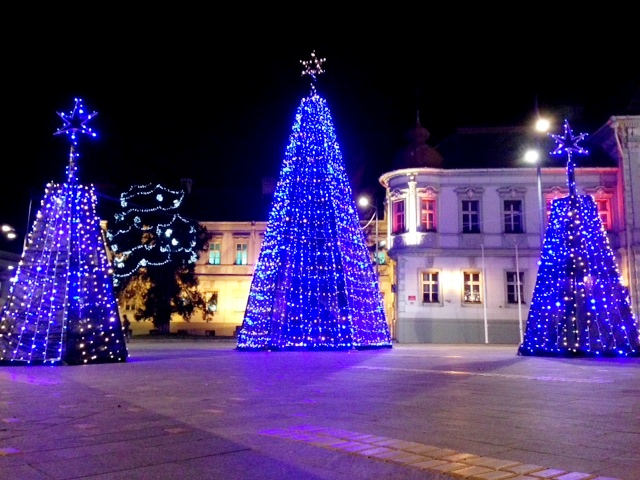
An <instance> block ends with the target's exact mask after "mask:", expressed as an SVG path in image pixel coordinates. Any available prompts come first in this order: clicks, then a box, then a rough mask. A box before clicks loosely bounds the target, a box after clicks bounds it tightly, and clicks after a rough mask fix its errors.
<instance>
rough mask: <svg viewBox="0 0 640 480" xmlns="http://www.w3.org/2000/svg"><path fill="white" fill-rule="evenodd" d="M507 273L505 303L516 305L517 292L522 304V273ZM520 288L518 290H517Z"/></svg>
mask: <svg viewBox="0 0 640 480" xmlns="http://www.w3.org/2000/svg"><path fill="white" fill-rule="evenodd" d="M518 273H519V274H520V275H517V274H516V272H507V303H509V304H512V305H517V304H518V292H519V293H520V303H524V272H518ZM518 287H520V288H518Z"/></svg>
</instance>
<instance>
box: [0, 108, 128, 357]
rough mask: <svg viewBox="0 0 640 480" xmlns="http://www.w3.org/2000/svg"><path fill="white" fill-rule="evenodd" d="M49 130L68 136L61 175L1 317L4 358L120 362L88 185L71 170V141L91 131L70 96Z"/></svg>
mask: <svg viewBox="0 0 640 480" xmlns="http://www.w3.org/2000/svg"><path fill="white" fill-rule="evenodd" d="M58 115H59V116H60V117H61V118H62V120H63V121H64V126H63V127H62V128H60V129H58V130H57V131H56V133H55V135H58V134H65V135H66V136H67V138H68V139H69V140H70V141H71V149H70V154H69V164H68V166H67V168H66V182H65V183H63V184H54V183H49V184H48V185H47V186H46V189H45V192H44V197H43V199H42V203H41V208H40V210H39V211H38V212H37V215H36V218H35V220H34V222H33V226H32V230H31V232H30V233H29V236H28V239H27V242H26V244H25V248H24V251H23V253H22V258H21V260H20V262H19V264H18V268H17V270H16V274H15V276H14V278H13V280H12V282H13V283H12V285H11V290H10V294H9V299H8V300H7V303H6V304H5V307H4V309H3V311H2V317H1V318H0V362H1V363H2V364H16V365H24V364H34V365H36V364H53V365H57V364H66V365H79V364H88V363H105V362H123V361H126V359H127V356H128V352H127V347H126V345H125V339H124V334H123V331H122V326H121V323H120V318H119V315H118V307H117V303H116V298H115V295H114V291H113V283H112V279H111V273H110V272H111V269H110V265H109V261H108V259H107V253H106V247H105V242H104V240H103V236H102V229H101V227H100V219H99V218H98V216H97V214H96V205H97V197H96V193H95V189H94V187H93V186H83V185H80V184H79V183H78V177H77V160H78V152H77V148H76V147H77V145H78V140H79V138H80V137H81V136H84V135H89V136H95V133H94V132H93V131H92V130H91V128H89V126H88V122H89V121H90V120H91V119H92V118H93V117H95V116H96V115H97V113H96V112H94V113H87V112H85V110H84V107H83V105H82V100H80V99H75V107H74V109H73V110H72V112H71V113H70V115H65V114H63V113H58Z"/></svg>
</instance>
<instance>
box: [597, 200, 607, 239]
mask: <svg viewBox="0 0 640 480" xmlns="http://www.w3.org/2000/svg"><path fill="white" fill-rule="evenodd" d="M596 205H597V207H598V215H600V220H602V225H603V226H604V229H605V230H606V231H609V230H611V207H610V205H611V204H610V203H609V199H608V198H605V199H598V200H596Z"/></svg>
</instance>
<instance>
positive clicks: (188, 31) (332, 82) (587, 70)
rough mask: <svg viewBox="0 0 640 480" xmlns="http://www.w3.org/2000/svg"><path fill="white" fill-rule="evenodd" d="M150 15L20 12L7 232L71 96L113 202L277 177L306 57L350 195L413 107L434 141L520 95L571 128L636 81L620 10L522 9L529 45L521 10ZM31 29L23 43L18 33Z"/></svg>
mask: <svg viewBox="0 0 640 480" xmlns="http://www.w3.org/2000/svg"><path fill="white" fill-rule="evenodd" d="M161 13H162V14H163V15H162V17H160V19H158V18H155V17H154V20H153V21H151V19H148V20H147V21H146V22H143V21H142V20H140V19H137V20H135V19H129V20H128V21H127V22H126V23H117V22H110V21H108V20H107V19H103V20H104V21H103V22H100V25H102V26H96V25H95V23H89V24H84V25H83V27H82V28H79V29H78V28H76V27H74V26H73V24H71V25H69V24H68V25H63V26H62V28H56V26H55V25H53V24H46V25H42V24H41V25H35V24H33V23H32V22H26V21H24V22H19V23H24V25H22V27H23V28H21V29H19V31H20V33H19V34H18V35H19V38H17V37H16V38H12V39H11V41H12V42H11V45H12V48H11V49H9V51H8V52H6V55H5V56H4V58H3V71H4V74H3V79H4V80H5V81H4V82H3V83H4V88H3V92H4V98H3V100H4V112H5V127H4V128H3V129H2V130H0V132H1V135H2V144H3V145H4V146H5V147H8V151H5V157H4V160H3V165H4V167H5V168H4V175H3V176H2V179H1V180H0V181H1V182H2V189H0V192H1V193H0V195H1V197H0V200H1V205H2V207H1V208H2V211H1V212H0V214H1V215H0V223H5V222H6V223H11V224H13V225H14V226H15V227H16V229H17V230H18V232H19V233H20V234H21V235H23V234H24V232H25V231H26V229H27V212H28V207H29V199H30V198H32V199H33V200H34V204H33V208H38V206H39V201H40V199H41V198H42V194H43V192H44V186H45V185H46V183H47V182H49V181H52V180H53V181H56V182H60V181H63V180H64V174H65V173H64V172H65V166H66V164H67V162H68V153H69V142H68V140H67V139H66V137H64V136H57V135H56V136H54V135H53V134H54V132H55V131H56V130H57V129H58V128H60V127H61V126H62V121H61V119H60V118H59V117H58V115H57V114H56V112H64V113H69V112H70V111H71V110H72V108H73V105H74V98H75V97H80V98H82V99H83V100H84V104H85V107H86V109H88V110H91V111H97V112H98V116H97V117H96V118H95V119H93V120H92V121H91V124H90V126H91V127H92V128H93V129H94V130H95V131H96V132H97V133H98V137H97V138H95V139H94V138H83V139H81V142H80V145H79V152H80V161H79V177H80V180H81V182H82V183H85V184H88V183H93V184H95V185H96V186H97V188H98V192H99V194H100V197H99V202H101V203H103V202H104V204H109V203H111V204H113V202H116V199H115V198H114V197H112V195H114V193H115V194H116V196H117V194H119V192H122V191H125V190H126V189H128V187H129V186H130V185H132V184H140V183H142V184H146V183H162V184H164V185H166V186H168V187H174V186H175V187H177V186H178V185H179V180H180V178H183V177H190V178H193V180H194V188H198V187H204V186H206V187H207V188H218V187H220V188H221V187H223V186H224V187H226V186H228V185H229V184H238V185H242V186H243V187H242V188H243V189H252V188H254V187H255V189H260V188H261V184H260V179H261V178H262V177H265V176H272V177H277V175H278V172H279V169H280V166H281V161H282V159H283V156H284V151H285V147H286V145H287V142H288V136H289V134H290V131H291V126H292V124H293V120H294V115H295V112H296V109H297V107H298V105H299V103H300V100H301V98H302V97H303V96H305V95H307V94H308V93H309V91H310V79H309V77H307V76H302V75H301V73H302V65H301V64H300V60H308V59H309V58H310V54H311V52H312V51H314V50H315V51H316V54H317V56H318V57H322V58H326V61H325V62H324V64H323V67H324V69H325V71H326V73H325V74H323V75H321V76H320V77H319V78H318V84H317V87H318V92H319V93H320V94H321V95H322V96H323V97H324V98H326V99H327V101H328V105H329V108H330V109H331V112H332V116H333V121H334V126H335V128H336V132H337V137H338V142H339V143H340V146H341V149H342V153H343V157H344V162H345V165H346V168H347V171H348V172H349V175H350V181H351V185H352V189H353V190H354V191H356V192H357V191H364V190H369V191H371V190H372V189H376V188H381V187H379V184H378V181H377V179H378V177H379V176H380V175H381V174H382V173H384V172H385V171H387V170H388V168H389V166H390V165H391V163H392V160H393V156H394V154H395V153H396V152H397V151H398V150H399V149H400V148H401V147H402V146H403V145H405V134H406V131H407V129H409V128H410V127H412V126H413V125H414V124H415V119H416V115H417V112H419V116H420V121H421V123H422V125H423V126H424V127H426V128H427V129H428V130H429V131H430V133H431V137H430V139H429V141H428V143H429V144H430V145H433V146H436V145H437V144H438V142H439V141H440V140H442V139H443V138H445V137H446V136H447V135H449V134H451V133H453V132H454V130H455V129H456V128H457V127H469V126H482V125H486V126H501V125H524V124H528V123H530V122H531V119H532V118H533V116H534V106H535V102H536V100H537V102H538V105H539V108H540V111H541V112H542V113H546V112H549V113H552V114H553V113H557V112H558V111H567V110H566V107H567V106H572V107H574V109H573V110H571V111H572V112H573V113H574V114H575V118H569V120H570V122H571V125H572V127H573V129H574V131H575V132H576V133H578V132H592V131H594V130H595V129H597V128H598V127H599V126H601V125H602V124H603V123H604V122H606V120H607V119H608V118H609V117H610V116H611V115H615V114H620V113H621V112H623V110H624V108H625V107H626V106H627V105H628V104H629V103H630V101H631V99H632V97H633V95H634V93H635V92H636V91H637V90H638V88H639V86H640V74H639V73H640V63H639V62H638V59H637V58H635V57H634V56H635V55H637V51H635V49H636V47H637V39H635V43H634V40H633V38H634V37H633V34H632V33H631V31H630V30H629V29H625V28H624V25H623V24H621V23H620V22H621V21H622V22H624V21H625V20H624V18H622V20H620V18H619V17H616V21H617V22H618V23H617V25H616V29H615V30H616V35H615V36H614V37H611V36H610V35H609V33H608V29H609V28H610V23H609V22H610V20H608V19H606V18H601V19H597V18H595V16H594V18H592V19H589V22H591V23H589V22H587V25H586V26H584V27H581V26H580V25H577V26H571V27H569V26H568V23H566V22H561V23H559V24H554V22H553V21H552V20H551V19H550V18H546V17H548V16H549V15H546V17H545V16H536V17H535V20H536V21H538V22H541V21H542V20H543V17H544V20H545V21H546V23H545V24H544V25H545V28H544V30H545V32H546V40H545V41H544V42H543V44H542V45H540V44H537V43H536V42H534V41H533V38H532V35H531V32H530V30H529V29H530V28H531V24H529V25H527V24H523V23H522V19H521V18H519V17H515V16H514V17H512V21H511V22H510V23H509V22H506V23H505V21H504V18H503V20H502V21H497V19H490V20H486V19H485V20H484V21H483V22H476V20H478V19H477V18H475V17H474V12H467V13H468V14H469V15H468V16H465V18H466V19H459V18H457V17H456V18H451V17H450V16H446V15H445V16H444V18H443V19H438V17H437V16H431V17H428V19H427V18H426V17H424V16H423V15H418V21H416V18H414V17H416V15H414V13H413V12H411V11H406V12H401V15H400V17H401V18H403V19H404V20H403V21H402V22H400V21H398V22H399V23H393V20H392V18H394V17H393V15H391V16H389V18H387V15H386V13H385V14H383V15H381V16H380V17H384V18H385V19H386V20H387V21H388V23H386V24H380V23H376V22H372V21H371V20H367V21H364V19H361V20H362V21H360V22H356V21H355V20H353V21H347V22H344V23H343V24H342V25H341V26H340V27H335V28H332V27H328V26H327V25H326V23H327V22H326V18H325V17H324V16H323V15H322V14H323V12H320V13H319V15H320V17H321V18H319V19H313V20H310V19H309V18H307V17H303V18H302V19H300V20H299V21H296V20H291V21H290V22H280V23H278V24H277V25H276V24H272V23H265V22H262V23H258V22H256V21H255V20H253V22H248V21H247V22H244V21H240V20H239V19H238V18H235V17H215V16H214V17H211V18H208V21H209V22H210V23H207V22H206V21H204V20H202V19H199V17H200V16H201V15H203V12H190V15H189V16H188V19H187V16H186V15H185V16H184V18H183V16H178V18H175V19H174V18H173V16H174V15H173V12H169V11H166V12H161ZM254 13H255V14H256V15H257V16H260V15H259V14H258V13H257V12H254ZM508 15H509V12H507V16H508ZM512 15H515V14H512ZM141 18H144V17H143V16H141ZM170 18H171V19H172V20H175V23H168V21H169V20H168V19H170ZM234 18H235V19H234ZM71 20H74V19H73V17H72V18H71ZM529 20H531V21H532V22H533V20H534V19H529ZM596 21H602V22H603V24H598V28H597V29H595V28H594V24H593V22H596ZM136 22H138V23H136ZM140 22H143V23H144V25H143V24H142V23H140ZM68 23H71V22H68ZM365 23H366V24H367V25H368V26H369V28H366V27H363V24H365ZM392 23H393V25H391V24H392ZM316 24H322V25H323V28H322V29H320V28H316V26H315V25H316ZM605 24H606V25H605ZM141 25H142V26H141ZM256 25H259V26H256ZM509 25H511V26H509ZM571 25H573V24H571ZM36 32H37V34H38V36H39V37H38V38H39V40H38V41H27V40H28V39H30V38H31V39H32V38H33V37H34V35H35V33H36ZM627 32H628V33H627ZM563 109H564V110H563ZM561 121H562V119H558V124H557V128H558V130H557V132H558V133H560V125H561ZM239 190H240V189H239ZM215 208H216V207H215V205H211V209H212V210H215ZM209 217H210V218H215V213H212V214H211V215H209Z"/></svg>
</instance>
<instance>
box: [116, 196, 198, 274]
mask: <svg viewBox="0 0 640 480" xmlns="http://www.w3.org/2000/svg"><path fill="white" fill-rule="evenodd" d="M184 195H185V193H184V192H183V191H178V190H171V189H168V188H166V187H163V186H162V185H159V184H158V185H152V184H146V185H133V186H131V187H130V188H129V190H128V191H127V192H124V193H122V194H121V195H120V205H121V206H122V208H123V209H125V210H124V211H122V212H119V213H117V214H116V215H115V223H114V225H113V229H109V230H108V232H107V240H108V241H109V244H110V246H111V250H112V251H113V252H114V254H115V258H114V269H115V270H114V274H113V281H114V285H115V286H118V285H120V284H121V282H122V281H123V279H124V278H127V277H130V276H131V275H133V274H135V273H136V272H137V271H138V270H139V269H140V268H146V267H151V266H161V265H166V264H168V263H170V262H171V261H172V260H173V257H174V255H175V254H177V253H179V254H181V255H183V256H185V257H186V258H187V262H188V263H190V264H195V263H196V262H197V260H198V252H197V251H196V240H195V237H196V233H197V232H196V228H195V226H194V223H193V221H190V220H188V219H185V218H184V217H182V216H180V215H179V214H178V213H171V212H172V211H175V210H177V209H179V208H180V206H181V205H182V202H183V200H184ZM151 214H155V215H166V216H167V217H168V218H169V220H168V221H166V222H160V223H156V222H155V221H153V222H150V221H149V218H148V217H149V215H151ZM122 224H124V225H125V226H126V228H122V227H121V225H122ZM185 232H186V233H189V234H190V240H189V241H188V243H186V244H183V243H181V241H180V240H179V238H178V237H177V235H178V234H184V233H185ZM146 233H147V234H151V235H153V241H150V242H147V243H145V242H140V239H141V238H143V236H144V235H145V234H146Z"/></svg>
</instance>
